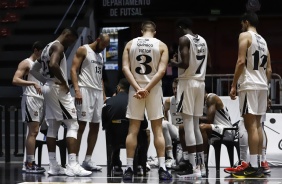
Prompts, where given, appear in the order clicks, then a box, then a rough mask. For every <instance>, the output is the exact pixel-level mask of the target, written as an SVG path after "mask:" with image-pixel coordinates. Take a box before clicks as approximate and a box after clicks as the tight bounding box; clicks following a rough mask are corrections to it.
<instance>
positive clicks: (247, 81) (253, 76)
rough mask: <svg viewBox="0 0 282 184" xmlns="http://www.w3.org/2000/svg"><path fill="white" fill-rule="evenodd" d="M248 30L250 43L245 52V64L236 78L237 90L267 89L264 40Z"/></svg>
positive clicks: (266, 52)
mask: <svg viewBox="0 0 282 184" xmlns="http://www.w3.org/2000/svg"><path fill="white" fill-rule="evenodd" d="M248 32H249V33H250V34H251V35H252V44H251V45H250V47H249V48H248V50H247V53H246V54H247V55H246V64H245V67H244V70H243V72H242V74H241V76H240V78H239V80H238V91H241V90H268V87H267V76H266V71H265V69H266V66H267V56H268V48H267V44H266V41H265V40H264V38H263V37H261V36H260V35H259V34H257V33H254V32H253V31H248Z"/></svg>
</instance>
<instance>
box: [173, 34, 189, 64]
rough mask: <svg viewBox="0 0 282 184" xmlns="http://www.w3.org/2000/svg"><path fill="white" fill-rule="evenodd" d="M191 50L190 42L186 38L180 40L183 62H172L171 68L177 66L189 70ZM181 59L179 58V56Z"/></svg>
mask: <svg viewBox="0 0 282 184" xmlns="http://www.w3.org/2000/svg"><path fill="white" fill-rule="evenodd" d="M189 49H190V40H189V39H188V38H187V37H186V36H182V37H180V38H179V51H180V57H181V60H180V61H178V62H175V61H173V60H171V63H170V64H171V66H176V67H179V68H183V69H187V68H188V67H189V55H190V54H189ZM178 57H179V56H178Z"/></svg>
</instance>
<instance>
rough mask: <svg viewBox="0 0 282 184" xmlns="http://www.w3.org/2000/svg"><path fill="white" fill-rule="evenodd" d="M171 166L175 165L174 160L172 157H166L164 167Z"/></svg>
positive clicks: (169, 167)
mask: <svg viewBox="0 0 282 184" xmlns="http://www.w3.org/2000/svg"><path fill="white" fill-rule="evenodd" d="M172 166H175V160H174V159H173V158H168V159H166V161H165V167H166V168H168V169H171V167H172Z"/></svg>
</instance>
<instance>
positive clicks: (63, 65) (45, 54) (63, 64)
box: [41, 40, 68, 82]
mask: <svg viewBox="0 0 282 184" xmlns="http://www.w3.org/2000/svg"><path fill="white" fill-rule="evenodd" d="M56 42H59V41H58V40H55V41H53V42H50V43H49V44H47V45H46V47H45V48H44V49H43V51H42V54H41V65H42V70H43V73H42V74H43V76H44V77H46V78H47V82H48V81H54V82H60V81H59V80H58V79H57V78H56V77H55V75H54V74H53V73H52V71H50V68H49V63H50V60H51V56H50V49H51V47H52V45H53V44H55V43H56ZM58 64H59V66H60V69H61V72H62V75H63V76H64V79H65V81H68V79H67V61H66V57H65V54H64V58H63V59H62V60H61V61H60V62H59V63H58Z"/></svg>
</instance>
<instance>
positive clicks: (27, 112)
mask: <svg viewBox="0 0 282 184" xmlns="http://www.w3.org/2000/svg"><path fill="white" fill-rule="evenodd" d="M25 121H26V122H32V118H31V116H30V114H29V111H28V108H27V104H26V102H25Z"/></svg>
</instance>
